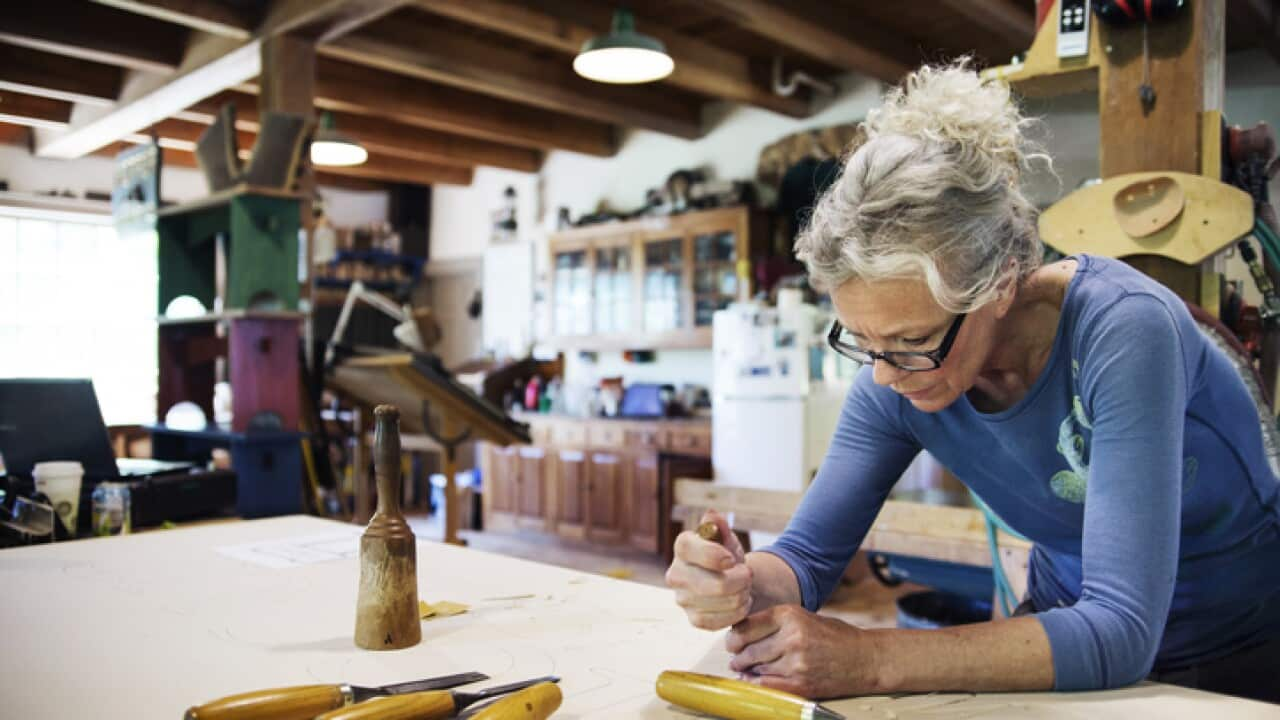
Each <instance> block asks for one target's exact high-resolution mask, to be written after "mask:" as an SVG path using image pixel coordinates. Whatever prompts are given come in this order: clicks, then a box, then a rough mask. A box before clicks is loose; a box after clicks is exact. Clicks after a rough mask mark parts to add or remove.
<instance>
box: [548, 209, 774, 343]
mask: <svg viewBox="0 0 1280 720" xmlns="http://www.w3.org/2000/svg"><path fill="white" fill-rule="evenodd" d="M767 225H768V223H767V217H766V216H765V215H763V214H761V213H758V212H753V211H751V210H750V209H749V208H746V207H732V208H719V209H715V210H703V211H696V212H689V213H685V214H682V215H674V216H668V217H655V218H644V219H640V220H631V221H627V222H617V223H602V224H600V225H592V226H587V227H581V228H574V229H571V230H565V231H562V232H559V233H555V234H553V235H552V236H551V239H550V251H551V259H550V267H551V316H552V317H551V322H552V334H553V339H552V343H553V344H555V345H557V346H558V347H561V348H566V349H627V348H709V347H711V316H712V313H714V312H715V311H716V310H720V309H722V308H724V307H726V306H728V304H729V303H730V302H733V301H734V300H737V299H745V298H748V297H750V295H751V293H752V291H753V286H752V280H751V263H752V260H755V259H758V258H761V257H764V256H766V255H767V250H766V248H767V242H766V240H767V238H768V233H769V230H768V226H767Z"/></svg>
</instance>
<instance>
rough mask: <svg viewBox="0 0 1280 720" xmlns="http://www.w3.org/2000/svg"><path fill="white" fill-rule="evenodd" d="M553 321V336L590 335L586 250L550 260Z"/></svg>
mask: <svg viewBox="0 0 1280 720" xmlns="http://www.w3.org/2000/svg"><path fill="white" fill-rule="evenodd" d="M551 272H552V279H551V282H552V298H553V303H554V304H553V307H552V312H553V321H554V329H555V334H557V335H586V334H588V333H590V332H591V263H590V258H589V257H588V252H587V251H586V250H565V251H562V252H557V253H555V255H554V256H553V257H552V270H551Z"/></svg>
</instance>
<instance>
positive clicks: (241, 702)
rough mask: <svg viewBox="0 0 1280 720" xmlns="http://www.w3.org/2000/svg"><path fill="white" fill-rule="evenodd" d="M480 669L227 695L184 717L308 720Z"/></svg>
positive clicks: (446, 683)
mask: <svg viewBox="0 0 1280 720" xmlns="http://www.w3.org/2000/svg"><path fill="white" fill-rule="evenodd" d="M488 679H489V676H488V675H485V674H484V673H478V672H468V673H460V674H457V675H445V676H443V677H435V678H427V679H426V680H414V681H412V682H403V683H396V684H394V685H383V686H381V687H360V686H357V685H295V686H293V687H281V688H270V689H267V690H255V691H253V692H247V693H241V694H239V695H229V696H227V697H224V698H220V699H218V700H214V701H212V702H207V703H205V704H203V705H197V706H195V707H192V708H189V709H188V710H187V713H186V715H184V716H183V717H184V718H185V719H186V720H311V718H314V717H315V716H317V715H319V714H320V713H323V712H328V711H330V710H337V709H338V708H341V707H344V706H347V705H353V704H355V703H362V702H364V701H366V700H368V699H370V698H376V697H379V696H383V695H402V694H404V693H417V692H422V691H423V690H445V689H447V688H453V687H458V686H459V685H466V684H467V683H473V682H480V681H481V680H488Z"/></svg>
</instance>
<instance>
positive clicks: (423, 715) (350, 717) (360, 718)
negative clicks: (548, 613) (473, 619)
mask: <svg viewBox="0 0 1280 720" xmlns="http://www.w3.org/2000/svg"><path fill="white" fill-rule="evenodd" d="M556 682H560V678H558V677H550V676H548V677H540V678H534V679H533V680H525V681H524V682H518V683H511V684H510V685H499V686H497V687H491V688H488V689H485V690H481V691H479V692H473V693H464V692H451V691H448V690H432V691H429V692H419V693H412V694H410V695H396V696H394V697H381V698H374V699H373V700H370V701H368V702H363V703H360V704H358V705H352V706H351V707H344V708H339V709H337V710H334V711H332V712H327V713H325V714H323V715H318V716H316V720H442V719H443V718H447V717H450V716H451V715H453V714H454V713H457V712H458V711H459V710H462V709H463V708H465V707H467V706H468V705H473V704H475V703H478V702H480V701H481V700H484V699H486V698H491V697H496V696H498V695H506V694H507V693H512V692H515V691H517V690H523V689H525V688H527V687H530V686H532V685H537V684H539V683H556Z"/></svg>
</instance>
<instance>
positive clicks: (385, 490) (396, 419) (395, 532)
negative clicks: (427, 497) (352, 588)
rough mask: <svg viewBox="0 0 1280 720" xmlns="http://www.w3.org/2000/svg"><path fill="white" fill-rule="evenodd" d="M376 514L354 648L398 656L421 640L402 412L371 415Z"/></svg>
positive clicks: (364, 561) (364, 559) (365, 546)
mask: <svg viewBox="0 0 1280 720" xmlns="http://www.w3.org/2000/svg"><path fill="white" fill-rule="evenodd" d="M373 415H374V418H375V420H376V424H377V429H376V430H375V432H374V438H373V464H374V472H375V474H376V475H377V478H378V509H377V511H376V512H375V513H374V514H373V518H372V519H371V520H370V521H369V527H368V528H367V529H365V531H364V536H363V537H361V538H360V594H359V596H358V597H357V599H356V633H355V642H356V645H358V646H359V647H362V648H365V649H366V650H398V649H400V648H407V647H412V646H414V645H417V644H418V643H419V642H420V641H421V640H422V621H421V617H420V616H419V614H418V564H417V545H416V539H415V538H414V536H413V531H412V530H410V529H409V523H407V522H405V519H404V515H403V514H402V513H401V512H400V490H401V488H400V410H399V409H397V408H396V406H394V405H379V406H378V407H377V408H375V409H374V411H373Z"/></svg>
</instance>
